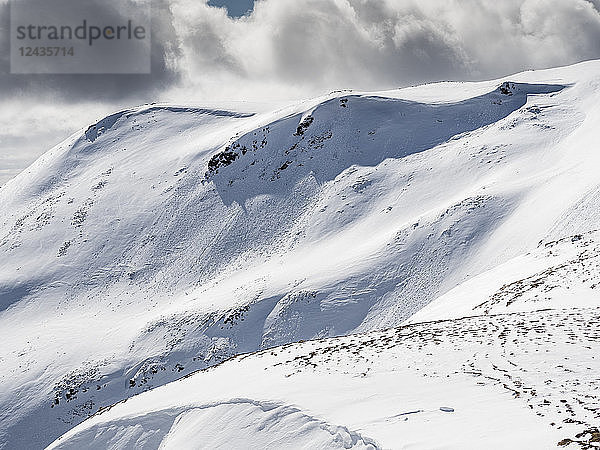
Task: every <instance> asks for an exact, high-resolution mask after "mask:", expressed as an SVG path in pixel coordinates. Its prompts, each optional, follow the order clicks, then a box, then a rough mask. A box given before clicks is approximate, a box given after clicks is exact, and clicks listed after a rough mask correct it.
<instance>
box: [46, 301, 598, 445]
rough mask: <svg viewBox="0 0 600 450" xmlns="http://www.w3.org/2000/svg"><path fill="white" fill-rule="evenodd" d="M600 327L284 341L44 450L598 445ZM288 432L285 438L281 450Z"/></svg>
mask: <svg viewBox="0 0 600 450" xmlns="http://www.w3.org/2000/svg"><path fill="white" fill-rule="evenodd" d="M599 319H600V316H599V311H598V309H597V308H585V309H577V308H572V309H570V310H561V311H557V310H553V311H541V312H529V313H513V314H508V315H494V316H479V317H474V318H467V319H459V320H453V321H439V322H429V323H424V324H415V325H409V326H405V327H400V328H396V329H390V330H387V331H384V332H371V333H368V334H362V335H353V336H349V337H343V338H334V339H331V338H330V339H326V340H321V341H310V342H306V343H302V344H289V345H286V346H283V347H278V348H275V349H273V350H266V351H263V352H261V353H257V354H252V355H246V356H241V357H236V358H235V359H233V360H230V361H228V362H225V363H223V364H222V365H220V366H217V367H215V368H212V369H208V370H205V371H202V372H198V373H197V374H195V375H192V376H190V377H187V378H185V379H182V380H179V381H177V382H174V383H170V384H168V385H166V386H163V387H160V388H157V389H154V390H152V391H150V392H146V393H143V394H140V395H139V396H136V397H133V398H130V399H129V400H127V401H126V402H121V403H119V404H117V405H115V406H113V407H112V408H109V409H106V410H104V411H102V412H100V413H98V414H96V415H95V416H93V417H92V418H90V419H88V420H87V421H85V422H84V423H83V424H81V425H79V426H77V427H75V428H74V429H73V430H71V431H69V432H68V433H67V434H66V435H65V436H63V437H62V438H60V439H58V440H57V441H55V442H54V444H53V445H51V446H50V447H49V448H50V449H78V448H84V447H85V448H94V449H95V448H98V449H106V448H158V447H159V445H160V446H161V447H160V448H165V449H172V448H177V449H181V448H184V449H188V448H364V446H365V445H369V444H370V445H372V446H373V447H374V448H398V449H481V448H486V449H508V448H511V449H549V448H556V447H557V444H558V443H559V442H563V443H566V442H565V440H567V439H571V440H572V441H580V442H581V443H586V444H588V443H589V441H590V440H592V439H593V438H594V436H596V438H598V437H599V436H600V435H599V434H598V428H596V427H597V424H598V419H599V416H600V408H599V407H598V405H599V401H600V390H599V389H598V387H599V383H600V382H599V380H598V377H597V374H598V371H599V370H600V359H599V358H598V352H597V348H598V345H599V340H600V326H599V325H598V324H599V323H600V322H599ZM588 344H589V345H590V346H587V345H588ZM207 387H208V388H207ZM292 415H294V417H291V416H292ZM274 416H277V417H276V418H275V417H274ZM307 422H316V423H319V424H321V425H320V430H323V429H325V430H327V431H329V432H330V433H331V434H332V435H333V434H334V433H337V434H335V436H336V441H335V442H332V441H328V442H325V443H324V441H322V440H321V439H319V438H317V437H316V436H315V437H314V440H313V436H312V432H313V431H312V430H313V429H312V428H311V430H310V431H305V428H306V423H307ZM292 424H293V426H292ZM324 424H327V425H324ZM332 424H336V425H332ZM288 426H289V428H288V429H286V428H287V427H288ZM333 430H335V431H333ZM349 430H353V431H349ZM281 431H284V436H285V438H287V439H288V440H287V441H285V444H284V445H283V446H282V445H280V442H282V441H280V439H281V434H280V433H281ZM594 433H596V434H595V435H594ZM248 434H250V435H249V436H248ZM321 434H324V435H325V436H326V437H329V436H327V434H326V433H324V432H323V431H322V432H321ZM307 435H309V436H310V439H311V441H310V442H309V443H308V445H306V441H304V440H303V439H305V438H306V436H307ZM577 435H580V436H579V437H576V436H577ZM293 438H296V439H298V440H297V441H291V439H293ZM241 439H243V441H240V440H241ZM567 442H568V441H567ZM596 442H597V441H596ZM244 444H245V445H244ZM594 445H595V446H594ZM598 446H600V442H597V444H594V443H592V444H590V446H589V447H586V446H585V445H581V446H580V445H578V444H577V443H572V444H571V445H570V446H569V448H574V449H577V448H598Z"/></svg>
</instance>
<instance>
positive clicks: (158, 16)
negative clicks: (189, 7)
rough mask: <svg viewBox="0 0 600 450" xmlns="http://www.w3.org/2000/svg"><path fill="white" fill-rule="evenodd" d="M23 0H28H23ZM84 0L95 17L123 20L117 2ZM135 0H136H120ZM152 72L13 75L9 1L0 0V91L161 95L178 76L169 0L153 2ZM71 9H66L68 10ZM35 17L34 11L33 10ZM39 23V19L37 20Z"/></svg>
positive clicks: (103, 97)
mask: <svg viewBox="0 0 600 450" xmlns="http://www.w3.org/2000/svg"><path fill="white" fill-rule="evenodd" d="M23 1H24V2H25V1H27V0H23ZM81 1H85V3H86V5H89V6H87V7H88V8H89V11H90V15H91V16H92V17H91V18H92V19H99V20H100V21H102V20H103V21H104V23H120V22H119V19H120V13H119V11H117V10H116V9H115V7H114V6H115V5H114V4H111V3H110V2H106V1H101V0H81ZM120 1H121V2H123V1H133V0H120ZM152 8H153V18H152V40H151V73H150V74H143V75H88V74H81V75H80V74H57V75H43V74H34V75H21V74H18V75H13V74H10V34H9V27H10V13H9V4H8V3H2V4H0V29H1V30H2V33H0V95H10V94H14V93H21V94H23V95H31V96H35V97H38V98H40V97H41V98H45V97H50V98H54V99H64V100H69V101H78V100H81V99H83V100H90V99H95V100H98V101H111V100H114V99H123V98H127V97H129V98H132V99H135V98H146V97H147V96H150V95H158V94H159V92H162V91H163V90H164V89H167V88H168V87H170V86H172V85H173V84H175V83H176V82H177V81H178V80H179V74H178V73H177V72H176V71H175V70H174V68H173V67H174V64H173V63H172V61H173V60H176V59H177V57H178V53H179V49H178V41H177V33H176V31H175V29H174V28H173V19H172V16H171V11H170V8H169V4H168V3H167V1H166V0H154V1H153V4H152ZM67 13H68V12H65V14H67ZM32 14H33V17H35V16H36V15H35V11H33V12H32ZM36 23H37V22H36Z"/></svg>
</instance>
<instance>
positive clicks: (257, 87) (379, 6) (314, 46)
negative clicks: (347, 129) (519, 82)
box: [171, 0, 600, 96]
mask: <svg viewBox="0 0 600 450" xmlns="http://www.w3.org/2000/svg"><path fill="white" fill-rule="evenodd" d="M595 1H596V0H595ZM171 5H172V6H171V8H172V13H173V17H174V28H175V30H177V32H178V36H179V42H180V45H181V50H182V51H183V54H184V58H182V59H181V60H180V61H179V62H180V65H179V69H180V70H181V71H182V72H183V73H185V74H186V77H187V78H186V79H187V80H188V81H189V82H191V83H193V84H195V85H196V87H197V89H198V90H197V92H200V93H202V95H210V96H220V95H226V96H230V95H234V94H236V95H239V92H240V91H241V92H242V95H244V96H248V95H252V93H254V95H256V96H260V95H265V94H268V93H269V92H273V91H275V92H276V93H277V95H280V93H281V92H282V91H283V90H284V88H285V87H290V88H291V91H290V92H291V93H292V95H294V94H296V95H297V93H299V92H306V93H307V94H315V93H320V92H323V91H326V90H329V89H333V88H339V87H355V88H362V89H375V88H383V87H394V86H402V85H406V84H413V83H417V82H423V81H433V80H440V79H482V78H491V77H499V76H501V75H505V74H507V73H511V72H517V71H520V70H525V69H529V68H543V67H550V66H556V65H565V64H570V63H574V62H578V61H582V60H586V59H593V58H598V57H600V14H599V13H598V9H596V7H595V6H594V4H593V3H592V2H591V1H588V0H569V1H565V0H501V1H488V0H445V1H443V2H442V1H439V0H419V1H414V0H258V1H257V3H256V6H255V10H254V13H253V14H252V15H251V16H249V17H244V18H242V19H240V20H233V19H231V18H229V17H227V15H226V14H225V11H224V10H217V9H214V8H209V7H207V6H206V5H204V4H202V3H199V2H196V1H193V0H173V1H172V4H171Z"/></svg>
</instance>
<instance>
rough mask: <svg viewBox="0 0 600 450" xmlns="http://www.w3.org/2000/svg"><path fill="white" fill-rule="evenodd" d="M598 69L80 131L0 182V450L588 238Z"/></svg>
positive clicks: (405, 309)
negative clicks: (569, 240)
mask: <svg viewBox="0 0 600 450" xmlns="http://www.w3.org/2000/svg"><path fill="white" fill-rule="evenodd" d="M599 75H600V65H599V64H598V63H596V62H592V63H587V64H583V65H579V66H575V67H572V68H566V69H559V70H556V71H545V72H541V73H536V72H532V73H526V74H521V75H516V76H514V77H511V81H504V80H499V81H494V82H489V83H477V84H473V85H469V84H448V83H444V84H441V85H430V86H424V87H422V88H419V89H415V88H411V89H409V90H406V91H403V90H400V91H392V92H387V93H378V94H355V93H345V92H342V93H337V94H332V95H330V96H328V97H327V98H321V99H315V100H311V101H306V102H303V103H298V104H295V105H291V106H290V107H288V108H286V109H283V110H278V111H275V112H272V113H268V114H241V113H235V112H229V111H219V110H207V109H200V108H177V107H168V106H156V105H154V106H149V107H144V108H139V109H135V110H130V111H124V112H121V113H117V114H114V115H112V116H109V117H107V118H105V119H103V120H101V121H99V122H98V123H97V124H94V125H92V126H91V127H89V128H88V129H87V130H83V131H82V132H81V133H78V134H76V135H74V136H73V137H72V138H70V139H69V140H67V141H66V142H64V143H63V144H61V145H59V146H57V147H55V148H54V149H52V150H51V151H50V152H48V153H47V154H46V155H44V156H43V157H42V158H41V159H40V160H38V161H37V162H36V163H35V164H34V165H33V166H32V167H30V168H29V169H28V170H27V171H25V172H24V173H23V174H21V175H20V176H19V177H17V178H16V179H14V180H12V181H11V182H9V183H8V184H6V185H5V186H3V187H2V188H1V189H0V204H1V205H2V209H3V211H4V214H3V216H2V218H1V220H0V253H1V254H2V256H1V257H0V322H1V326H0V358H2V364H3V366H4V368H5V369H4V370H3V371H2V372H1V373H0V406H1V408H0V411H1V412H0V414H1V416H0V417H1V418H2V420H1V424H2V425H1V426H0V442H1V443H3V444H4V445H5V447H6V448H13V447H23V446H25V447H33V448H36V447H40V446H42V445H44V444H48V443H49V442H51V441H52V440H53V439H54V438H56V437H57V436H59V435H60V434H61V433H62V432H64V431H65V430H67V429H69V428H70V427H72V426H73V425H75V424H77V423H79V422H80V421H82V420H83V419H85V418H86V417H87V416H88V415H90V414H93V413H94V412H96V411H97V410H98V408H99V407H103V406H106V405H109V404H111V403H113V402H115V401H118V400H121V399H123V398H127V397H130V396H132V395H134V394H136V393H139V392H141V391H144V390H147V389H149V388H151V387H156V386H159V385H162V384H164V383H166V382H169V381H171V380H173V379H176V378H177V377H180V376H182V375H185V374H187V373H190V372H192V371H194V370H197V369H202V368H205V367H207V366H211V365H214V364H216V363H218V362H221V361H223V360H224V359H226V358H228V357H230V356H232V355H235V354H238V353H242V352H250V351H255V350H259V349H262V348H268V347H272V346H275V345H280V344H285V343H288V342H293V341H297V340H304V339H311V338H315V337H327V336H335V335H344V334H349V333H352V332H353V331H367V330H373V329H381V328H384V327H388V326H394V325H398V324H400V323H402V322H403V321H404V320H406V319H407V318H409V317H410V316H411V315H412V314H414V313H415V312H417V311H418V310H420V309H421V308H422V307H423V306H425V305H427V304H428V303H429V302H431V301H432V300H434V299H435V298H436V297H438V296H440V295H441V294H444V293H446V292H448V291H450V290H451V289H452V288H455V287H456V286H457V285H459V284H460V283H461V282H463V281H464V280H466V279H469V278H472V277H474V276H475V275H478V274H481V273H484V272H486V271H488V270H491V269H493V268H494V267H495V266H497V265H498V264H501V263H504V262H506V261H508V260H509V259H510V258H514V257H517V256H518V255H520V254H522V253H524V252H526V251H528V250H532V249H534V248H535V247H536V246H537V244H538V242H539V240H540V239H543V238H545V237H546V236H558V237H559V238H560V237H564V236H567V235H569V233H570V232H571V230H577V232H584V231H589V230H591V229H592V228H591V225H592V224H594V223H595V222H594V217H595V216H594V214H596V213H594V212H593V211H597V209H594V205H596V204H597V203H598V196H594V195H595V194H594V192H598V176H597V174H596V173H594V170H593V167H594V166H593V162H594V161H597V160H598V158H599V157H598V155H597V154H596V153H594V152H593V149H592V147H591V146H592V145H593V142H594V139H595V136H596V134H595V124H596V119H597V118H598V117H597V116H598V110H597V108H596V107H595V105H596V103H597V99H598V85H597V82H596V81H595V80H596V79H597V77H598V76H599ZM432 98H438V99H439V101H433V100H432ZM565 185H567V186H569V189H568V190H565V189H564V186H565ZM594 189H595V191H594ZM596 218H597V217H596ZM523 224H527V226H526V227H525V229H524V226H523ZM571 234H573V233H571ZM32 421H35V423H36V424H38V426H37V427H36V433H37V434H36V435H31V433H30V432H29V430H30V427H31V425H30V424H31V423H32ZM323 436H325V437H327V436H326V435H323Z"/></svg>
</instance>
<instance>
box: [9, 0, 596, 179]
mask: <svg viewBox="0 0 600 450" xmlns="http://www.w3.org/2000/svg"><path fill="white" fill-rule="evenodd" d="M16 1H25V0H16ZM73 1H86V2H88V3H89V5H90V10H93V11H94V15H95V16H99V17H101V16H102V15H103V14H104V13H106V14H109V13H110V12H109V11H108V10H106V9H107V8H109V7H110V4H111V1H112V2H114V1H124V2H127V1H129V2H135V1H138V0H110V1H107V0H73ZM7 2H8V0H0V30H2V31H4V32H2V33H0V48H1V49H2V51H1V52H0V98H2V102H0V185H1V184H2V183H5V182H6V181H7V180H9V179H10V178H12V177H13V176H15V175H16V174H17V173H19V172H20V171H21V170H23V169H24V168H25V167H26V166H27V165H29V164H30V163H31V162H32V161H33V160H35V159H36V158H37V157H38V156H39V155H40V154H41V153H43V152H44V151H46V150H48V149H50V148H51V147H53V146H54V145H55V144H57V143H59V142H60V141H62V140H63V139H65V138H66V137H68V136H69V135H70V134H71V133H73V132H76V131H77V130H79V129H82V128H85V127H86V126H88V125H89V124H90V123H92V122H94V121H95V120H98V119H100V118H101V117H103V116H104V115H107V114H109V113H111V112H114V111H116V110H119V109H123V108H126V107H132V106H135V105H140V104H144V103H150V102H169V103H178V104H196V105H225V106H231V105H232V102H247V103H245V105H246V106H245V107H246V108H248V107H249V106H248V105H250V107H252V106H253V105H255V106H256V107H257V108H259V107H262V108H264V107H265V106H264V105H265V103H266V104H269V103H270V102H273V103H278V104H281V103H285V102H287V101H292V100H294V99H298V98H307V97H312V96H317V95H321V94H324V93H327V92H330V91H332V90H335V89H349V88H351V89H359V90H381V89H391V88H397V87H402V86H407V85H413V84H419V83H425V82H431V81H442V80H483V79H493V78H499V77H501V76H505V75H508V74H511V73H515V72H519V71H523V70H528V69H539V68H547V67H554V66H561V65H567V64H572V63H576V62H580V61H583V60H589V59H597V58H600V13H599V11H600V0H501V1H494V0H443V1H441V0H256V2H255V4H254V5H252V0H153V23H152V47H151V54H152V64H151V73H150V74H147V75H11V74H10V67H9V55H8V53H9V42H8V40H9V35H8V33H6V30H8V29H9V25H10V23H9V14H8V11H9V10H8V3H7ZM105 10H106V12H105ZM233 106H235V104H234V105H233Z"/></svg>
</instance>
